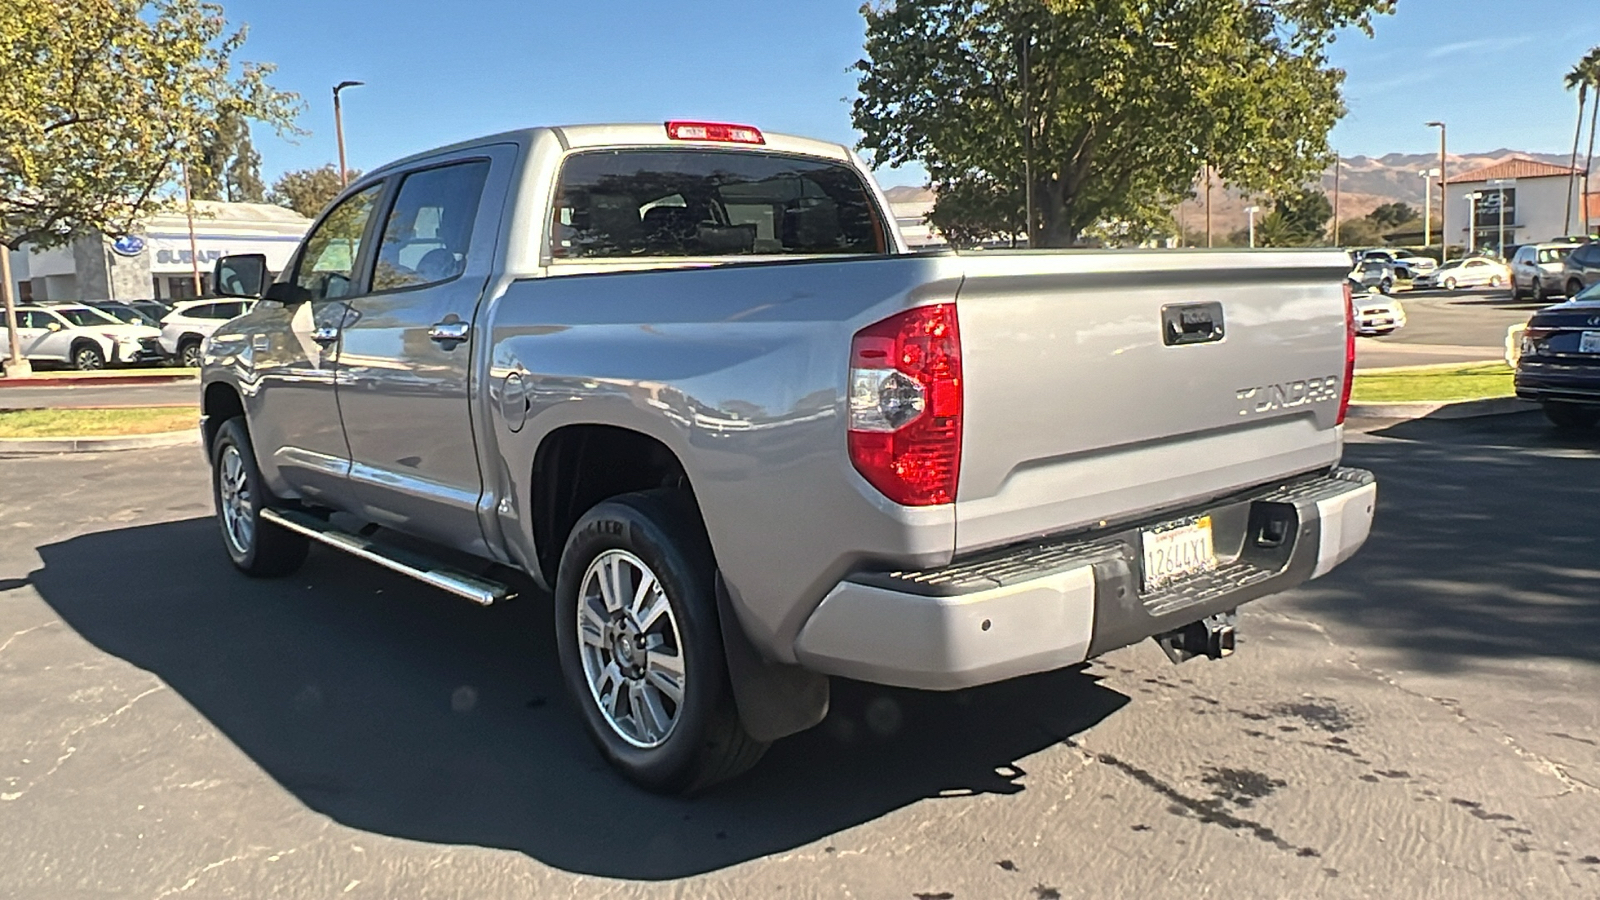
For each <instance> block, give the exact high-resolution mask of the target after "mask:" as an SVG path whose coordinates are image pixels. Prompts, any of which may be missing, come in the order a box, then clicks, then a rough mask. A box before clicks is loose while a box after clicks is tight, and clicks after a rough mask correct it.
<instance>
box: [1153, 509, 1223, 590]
mask: <svg viewBox="0 0 1600 900" xmlns="http://www.w3.org/2000/svg"><path fill="white" fill-rule="evenodd" d="M1139 543H1140V546H1141V549H1143V551H1144V589H1145V591H1146V592H1149V591H1153V590H1158V589H1160V588H1163V587H1165V586H1167V585H1169V584H1171V583H1173V582H1174V581H1180V580H1182V579H1184V578H1187V577H1189V576H1191V575H1194V574H1196V573H1199V572H1206V571H1209V570H1211V569H1214V568H1216V567H1217V551H1216V548H1215V547H1214V546H1213V545H1212V542H1211V517H1210V516H1201V517H1200V518H1198V519H1190V520H1188V521H1183V522H1168V523H1167V524H1165V525H1158V526H1156V527H1155V528H1152V529H1150V530H1148V531H1144V532H1142V533H1140V535H1139Z"/></svg>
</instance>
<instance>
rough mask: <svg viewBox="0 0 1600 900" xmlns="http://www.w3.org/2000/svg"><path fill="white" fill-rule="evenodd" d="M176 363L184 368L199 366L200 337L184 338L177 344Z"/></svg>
mask: <svg viewBox="0 0 1600 900" xmlns="http://www.w3.org/2000/svg"><path fill="white" fill-rule="evenodd" d="M178 365H180V366H183V367H184V368H186V369H198V368H200V339H199V338H184V339H183V342H182V343H180V344H178Z"/></svg>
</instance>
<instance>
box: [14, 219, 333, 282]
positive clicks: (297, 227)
mask: <svg viewBox="0 0 1600 900" xmlns="http://www.w3.org/2000/svg"><path fill="white" fill-rule="evenodd" d="M194 208H195V216H194V246H195V249H196V251H198V259H199V268H200V280H201V288H202V292H203V291H205V290H208V289H209V288H210V284H211V268H212V265H213V264H214V263H215V262H216V261H217V259H218V258H219V257H222V256H227V255H229V254H234V253H262V254H265V255H266V257H267V268H268V269H269V270H271V271H272V272H273V273H274V274H276V273H278V272H280V271H282V270H283V267H284V266H285V265H287V264H288V262H289V257H290V255H291V254H293V253H294V248H295V246H296V245H298V244H299V243H300V238H301V237H302V236H304V235H305V233H306V229H308V228H310V227H311V220H310V219H307V218H306V217H304V216H302V215H300V214H299V213H297V212H295V211H294V210H292V209H285V208H283V207H281V206H272V205H270V204H266V203H217V202H212V201H206V200H197V201H195V204H194ZM189 247H190V244H189V225H188V220H187V218H186V217H185V216H184V214H183V211H182V210H181V209H180V210H176V211H172V210H168V211H165V212H161V213H158V214H156V215H153V216H151V217H150V218H149V219H148V220H147V221H145V222H144V223H143V226H142V228H141V229H139V231H138V233H137V234H135V235H130V236H128V237H124V238H121V239H119V240H115V241H113V240H110V239H108V238H106V237H105V236H103V235H94V236H91V237H84V238H78V239H77V240H75V241H73V242H72V243H71V244H68V245H67V246H65V247H57V248H54V249H51V250H45V251H35V250H33V249H32V248H31V247H30V246H29V245H27V244H24V245H23V247H22V249H21V250H18V251H15V252H13V253H12V254H11V277H12V278H14V279H16V281H17V297H18V298H19V299H22V300H29V299H32V300H138V299H144V298H152V297H153V298H155V299H158V300H175V299H183V298H185V297H192V296H194V295H195V291H194V263H193V260H194V259H195V258H196V254H195V253H191V252H190V249H189Z"/></svg>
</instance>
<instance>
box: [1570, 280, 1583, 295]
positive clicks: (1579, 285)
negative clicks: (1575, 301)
mask: <svg viewBox="0 0 1600 900" xmlns="http://www.w3.org/2000/svg"><path fill="white" fill-rule="evenodd" d="M1582 292H1583V282H1581V281H1579V280H1578V279H1576V278H1574V279H1572V280H1571V281H1569V282H1567V299H1568V300H1571V299H1572V298H1573V297H1576V296H1578V295H1579V294H1580V293H1582Z"/></svg>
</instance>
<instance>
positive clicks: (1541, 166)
mask: <svg viewBox="0 0 1600 900" xmlns="http://www.w3.org/2000/svg"><path fill="white" fill-rule="evenodd" d="M1572 173H1573V170H1572V169H1569V168H1567V167H1566V166H1552V165H1550V164H1549V163H1542V162H1539V161H1537V160H1532V159H1521V158H1517V159H1508V160H1505V161H1503V162H1498V163H1495V164H1494V165H1492V166H1487V167H1485V168H1482V169H1477V170H1474V171H1471V172H1465V173H1463V174H1460V175H1452V176H1450V184H1449V188H1448V191H1447V196H1448V197H1449V209H1448V211H1447V212H1446V217H1447V221H1446V222H1445V230H1444V233H1445V236H1446V237H1447V238H1448V239H1449V242H1450V243H1451V244H1453V245H1459V246H1465V247H1468V248H1469V249H1473V250H1496V249H1498V248H1500V247H1502V246H1507V247H1509V246H1512V245H1514V244H1534V243H1539V242H1541V241H1549V240H1554V239H1556V238H1560V237H1565V236H1567V235H1568V234H1582V233H1583V224H1582V223H1583V207H1582V204H1581V203H1580V201H1579V193H1578V191H1579V187H1580V186H1581V184H1582V173H1581V172H1580V173H1579V177H1578V178H1576V179H1575V178H1573V177H1572ZM1474 194H1477V195H1478V197H1477V199H1471V196H1472V195H1474ZM1502 197H1503V198H1504V201H1505V202H1504V206H1503V207H1502V205H1501V202H1500V201H1501V198H1502ZM1569 209H1570V211H1571V213H1570V215H1571V218H1570V220H1569V219H1568V210H1569ZM1469 215H1470V216H1471V217H1472V218H1473V220H1474V222H1473V225H1474V227H1473V228H1472V230H1471V232H1470V233H1469V231H1468V225H1467V218H1468V216H1469ZM1569 222H1570V225H1569ZM1502 234H1504V240H1503V241H1502V238H1501V235H1502Z"/></svg>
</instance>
